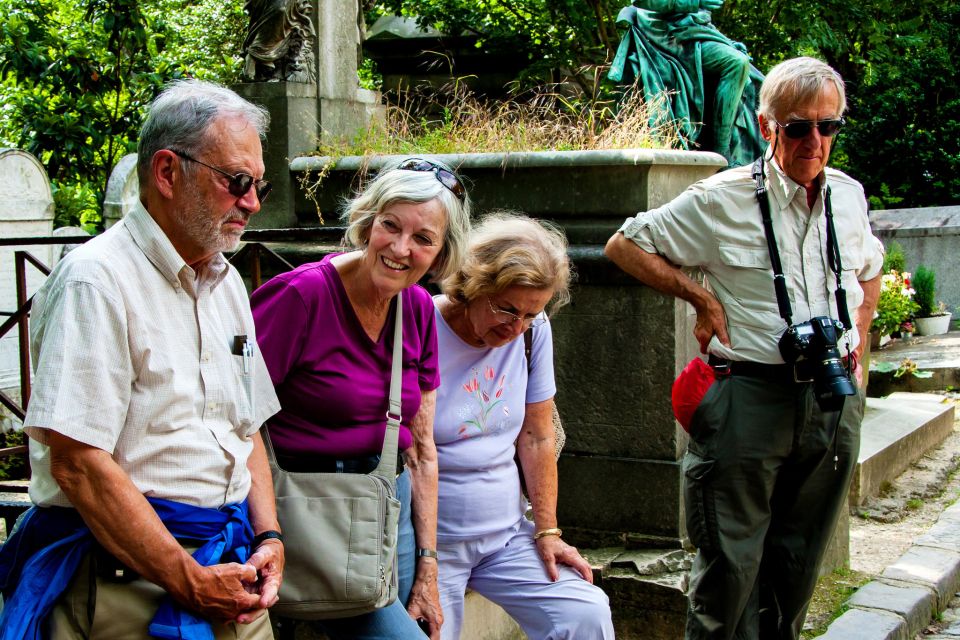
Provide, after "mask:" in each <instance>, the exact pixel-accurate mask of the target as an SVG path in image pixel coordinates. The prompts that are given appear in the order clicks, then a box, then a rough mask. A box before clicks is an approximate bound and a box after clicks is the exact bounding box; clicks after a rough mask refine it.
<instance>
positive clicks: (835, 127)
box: [777, 118, 847, 140]
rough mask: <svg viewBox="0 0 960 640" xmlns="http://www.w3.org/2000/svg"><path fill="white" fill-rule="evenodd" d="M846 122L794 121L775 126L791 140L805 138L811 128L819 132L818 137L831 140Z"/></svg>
mask: <svg viewBox="0 0 960 640" xmlns="http://www.w3.org/2000/svg"><path fill="white" fill-rule="evenodd" d="M846 122H847V121H846V120H844V119H843V118H838V119H837V120H820V121H814V120H795V121H793V122H788V123H787V124H780V123H779V122H777V126H778V127H780V128H781V129H783V132H784V133H786V134H787V137H788V138H793V139H794V140H799V139H800V138H806V137H807V136H808V135H809V134H810V132H811V131H813V128H814V127H816V128H817V131H819V132H820V135H821V136H823V137H824V138H832V137H833V136H835V135H837V132H838V131H840V127H842V126H843V125H844V124H846Z"/></svg>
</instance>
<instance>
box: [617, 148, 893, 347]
mask: <svg viewBox="0 0 960 640" xmlns="http://www.w3.org/2000/svg"><path fill="white" fill-rule="evenodd" d="M751 170H752V167H750V166H746V167H739V168H736V169H731V170H729V171H724V172H722V173H719V174H717V175H715V176H711V177H710V178H707V179H706V180H701V181H700V182H698V183H696V184H694V185H692V186H691V187H689V188H688V189H687V190H686V191H685V192H684V193H682V194H681V195H679V196H678V197H677V198H675V199H674V200H673V201H672V202H669V203H668V204H666V205H664V206H662V207H659V208H657V209H653V210H651V211H648V212H646V213H642V214H639V215H637V216H636V217H635V218H628V219H627V221H626V222H625V223H624V224H623V226H622V227H621V228H620V231H622V232H623V234H624V235H625V236H626V237H627V238H629V239H631V240H633V241H634V242H635V243H636V244H637V245H638V246H639V247H640V248H641V249H643V250H644V251H647V252H649V253H657V254H660V255H662V256H663V257H665V258H666V259H667V260H669V261H670V262H672V263H673V264H675V265H679V266H682V267H695V268H699V269H700V270H701V271H703V273H704V275H705V278H706V281H707V283H708V284H709V286H710V288H711V289H712V290H713V292H714V293H715V294H716V296H717V298H718V299H719V301H720V302H721V304H723V309H724V312H725V313H726V316H727V328H728V332H729V336H730V343H731V344H730V347H729V348H728V347H726V346H724V345H722V344H721V343H720V341H719V340H717V338H716V336H714V337H713V338H712V340H711V342H710V345H709V347H708V350H709V352H710V353H713V354H716V355H718V356H721V357H724V358H729V359H731V360H752V361H755V362H766V363H770V364H779V363H782V362H783V358H782V357H781V356H780V351H779V349H778V347H777V344H778V342H779V340H780V336H781V335H783V332H784V330H785V329H786V326H787V325H786V323H785V322H784V320H783V319H782V318H781V317H780V312H779V309H778V306H777V296H776V293H775V292H774V287H773V270H772V267H771V262H770V255H769V251H768V249H767V244H766V238H765V236H764V233H763V221H762V219H761V217H760V207H759V205H758V204H757V199H756V194H755V188H756V184H755V182H754V180H753V177H752V175H751ZM766 174H767V193H768V195H769V198H770V213H771V216H772V219H773V229H774V235H775V237H776V240H777V247H778V249H779V252H780V260H781V262H782V265H783V271H784V274H785V276H786V283H787V291H788V294H789V297H790V304H791V306H792V308H793V323H794V324H797V323H800V322H804V321H806V320H809V319H810V318H813V317H817V316H830V317H832V318H837V317H838V315H837V306H836V298H835V294H834V291H835V290H836V287H837V282H836V277H835V276H834V274H833V272H832V271H831V270H830V265H829V262H828V258H827V226H826V218H825V216H824V204H823V202H824V197H825V193H826V186H827V185H830V187H831V202H832V204H833V207H832V209H833V217H834V225H835V228H836V231H837V239H838V242H839V246H840V256H841V262H842V264H843V271H842V282H843V288H844V289H845V290H846V293H847V308H848V310H849V312H850V317H851V321H852V320H854V318H855V315H854V314H855V311H856V309H857V308H858V307H859V306H860V304H861V303H862V302H863V289H862V288H861V286H860V284H859V281H867V280H870V279H872V278H874V277H875V276H876V275H877V274H879V273H880V270H881V267H882V265H883V247H882V245H881V243H880V241H879V240H878V239H877V238H876V237H875V236H873V234H872V233H871V231H870V225H869V223H868V221H867V203H866V200H865V198H864V195H863V187H862V186H860V183H858V182H856V181H855V180H853V179H852V178H850V177H849V176H847V175H845V174H843V173H841V172H840V171H835V170H833V169H827V170H826V172H825V174H822V175H821V176H820V178H821V179H820V184H821V188H820V194H819V196H818V197H817V201H816V202H815V203H814V206H813V210H812V211H811V210H810V208H809V207H808V206H807V201H806V192H805V190H804V188H803V186H801V185H800V184H797V183H796V182H794V181H793V180H791V179H790V178H788V177H787V176H786V175H785V174H784V173H783V172H782V171H781V170H780V168H779V167H778V166H777V164H776V162H774V161H769V162H767V163H766ZM859 342H860V338H859V335H858V333H857V331H856V330H852V331H847V332H846V333H845V334H844V336H843V337H842V339H841V340H840V342H839V345H840V349H841V353H844V354H845V353H846V350H847V347H848V346H849V348H850V349H851V350H852V349H855V348H856V347H857V345H858V344H859Z"/></svg>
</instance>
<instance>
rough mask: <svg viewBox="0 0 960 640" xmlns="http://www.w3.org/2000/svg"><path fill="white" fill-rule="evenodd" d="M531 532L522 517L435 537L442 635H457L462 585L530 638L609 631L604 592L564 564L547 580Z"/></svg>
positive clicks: (585, 636) (573, 638) (455, 639)
mask: <svg viewBox="0 0 960 640" xmlns="http://www.w3.org/2000/svg"><path fill="white" fill-rule="evenodd" d="M533 533H534V528H533V523H531V522H529V521H528V520H527V519H526V518H522V519H521V520H520V522H518V523H517V525H516V526H514V527H512V528H511V529H510V530H508V531H503V532H501V533H497V534H493V535H490V536H487V537H485V538H479V539H471V540H466V541H457V542H450V541H441V542H439V544H438V545H437V547H438V548H437V551H438V552H439V554H440V563H439V564H440V604H441V605H442V606H443V618H444V621H443V627H441V637H442V638H443V640H459V638H460V628H461V626H462V625H463V598H464V593H465V592H466V589H467V587H469V588H470V589H472V590H474V591H476V592H477V593H479V594H480V595H482V596H484V597H485V598H487V599H488V600H491V601H493V602H495V603H497V604H498V605H500V606H501V607H503V609H504V610H505V611H506V612H507V613H508V614H510V616H511V617H513V619H514V620H516V621H517V623H518V624H519V625H520V627H521V628H522V629H523V631H524V633H526V634H527V637H528V638H530V640H561V639H564V638H568V639H570V640H609V639H612V638H613V637H614V636H613V621H612V620H611V618H610V601H609V600H608V598H607V595H606V594H605V593H604V592H603V591H602V590H601V589H600V588H599V587H595V586H593V585H592V584H590V583H589V582H587V581H586V580H584V579H583V578H582V577H581V576H580V574H579V573H577V572H576V571H574V570H573V569H570V568H569V567H567V566H560V567H559V569H560V579H559V580H558V581H557V582H551V581H550V578H549V577H548V576H547V570H546V569H545V568H544V566H543V562H542V561H541V560H540V556H539V555H537V547H536V544H535V543H534V541H533Z"/></svg>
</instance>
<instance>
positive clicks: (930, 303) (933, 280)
mask: <svg viewBox="0 0 960 640" xmlns="http://www.w3.org/2000/svg"><path fill="white" fill-rule="evenodd" d="M913 289H914V291H916V292H917V293H916V295H915V296H914V299H915V300H916V301H917V312H916V315H917V317H919V318H926V317H929V316H932V315H934V314H936V312H937V309H938V306H937V274H936V273H934V271H933V269H928V268H926V267H925V266H923V265H920V266H919V267H917V270H916V272H914V274H913Z"/></svg>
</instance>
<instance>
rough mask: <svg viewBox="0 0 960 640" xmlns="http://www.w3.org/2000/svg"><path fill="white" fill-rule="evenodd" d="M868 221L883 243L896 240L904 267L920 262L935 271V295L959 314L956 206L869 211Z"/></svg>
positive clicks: (912, 267) (959, 242)
mask: <svg viewBox="0 0 960 640" xmlns="http://www.w3.org/2000/svg"><path fill="white" fill-rule="evenodd" d="M870 225H871V226H872V227H873V229H874V232H875V233H876V234H877V235H878V236H879V237H880V239H881V240H883V244H884V245H885V246H889V245H890V243H891V242H893V241H894V240H896V241H897V242H899V243H900V244H901V245H902V246H903V250H904V253H905V254H906V257H907V271H915V270H916V268H917V265H921V264H922V265H924V266H926V267H929V268H931V269H933V270H934V271H936V274H937V299H938V300H943V301H944V302H945V303H946V304H947V306H948V307H949V308H950V310H951V311H952V312H953V316H954V318H956V317H958V315H960V261H958V260H957V258H956V257H957V256H958V255H960V206H952V207H928V208H924V209H887V210H883V211H874V212H872V213H871V214H870Z"/></svg>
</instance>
